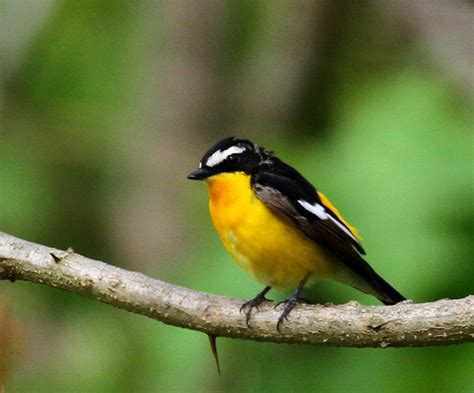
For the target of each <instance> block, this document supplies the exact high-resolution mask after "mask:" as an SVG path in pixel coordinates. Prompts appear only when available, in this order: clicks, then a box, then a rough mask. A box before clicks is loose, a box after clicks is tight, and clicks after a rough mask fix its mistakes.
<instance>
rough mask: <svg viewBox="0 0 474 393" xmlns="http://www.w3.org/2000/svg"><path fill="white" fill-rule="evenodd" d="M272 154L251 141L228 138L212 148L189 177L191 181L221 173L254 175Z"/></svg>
mask: <svg viewBox="0 0 474 393" xmlns="http://www.w3.org/2000/svg"><path fill="white" fill-rule="evenodd" d="M271 155H272V152H270V151H268V150H266V149H264V148H261V147H258V146H257V145H255V144H253V143H252V142H250V141H249V140H245V139H236V138H234V137H230V138H226V139H224V140H222V141H220V142H218V143H216V144H215V145H214V146H212V147H211V148H210V149H209V150H208V151H207V152H206V153H205V154H204V156H203V157H202V159H201V161H200V162H199V168H198V169H196V170H195V171H193V172H191V173H190V174H189V175H188V179H191V180H204V179H207V178H208V177H211V176H214V175H217V174H220V173H232V172H243V173H246V174H249V175H250V174H252V173H253V172H254V171H255V170H256V168H258V167H259V165H261V164H263V163H264V162H265V161H267V160H269V159H270V158H271Z"/></svg>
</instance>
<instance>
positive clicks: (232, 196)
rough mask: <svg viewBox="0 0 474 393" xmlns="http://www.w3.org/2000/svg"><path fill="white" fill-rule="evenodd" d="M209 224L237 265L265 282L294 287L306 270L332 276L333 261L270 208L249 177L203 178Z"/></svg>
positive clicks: (314, 275)
mask: <svg viewBox="0 0 474 393" xmlns="http://www.w3.org/2000/svg"><path fill="white" fill-rule="evenodd" d="M206 185H207V188H208V191H209V210H210V213H211V217H212V221H213V223H214V226H215V227H216V229H217V232H218V233H219V236H220V238H221V240H222V242H223V243H224V246H225V248H226V249H227V251H228V252H229V253H230V254H231V255H232V257H233V258H234V259H235V261H236V262H237V264H238V265H239V266H240V267H241V268H243V269H244V270H246V271H247V272H249V273H250V274H252V275H253V276H254V277H255V278H256V279H257V280H258V281H260V282H261V283H263V284H264V285H270V286H272V287H275V288H277V289H283V290H284V289H289V288H295V287H297V286H298V284H299V283H300V281H301V280H302V279H303V278H304V277H305V276H306V275H308V274H309V275H310V282H311V281H313V280H314V278H316V277H329V276H333V275H334V274H335V273H336V270H337V263H334V260H333V259H331V258H330V256H329V255H328V254H327V253H326V252H325V251H324V250H323V249H322V248H320V247H319V246H318V245H317V244H316V243H315V242H313V241H312V240H310V239H309V238H308V237H306V236H305V235H304V234H303V233H302V232H300V231H299V230H298V229H297V228H295V227H293V226H292V225H291V224H287V223H284V222H283V221H282V220H281V218H279V217H278V216H276V215H275V214H274V213H273V212H272V211H271V210H269V209H268V208H267V207H266V206H265V205H264V204H263V203H262V202H261V201H260V200H259V199H258V198H257V197H256V196H255V195H254V194H253V192H252V190H251V187H250V176H248V175H246V174H244V173H243V172H237V173H235V172H234V173H221V174H218V175H215V176H211V177H209V178H207V179H206Z"/></svg>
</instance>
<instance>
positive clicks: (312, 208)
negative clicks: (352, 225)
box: [298, 199, 358, 243]
mask: <svg viewBox="0 0 474 393" xmlns="http://www.w3.org/2000/svg"><path fill="white" fill-rule="evenodd" d="M298 203H299V204H300V205H301V206H303V207H304V208H305V209H306V210H307V211H309V212H310V213H313V214H314V215H315V216H316V217H318V218H319V219H320V220H327V219H330V220H331V221H332V222H333V223H334V224H336V225H337V226H338V227H339V228H341V229H342V230H343V231H344V232H345V233H346V234H348V235H349V236H350V237H351V238H352V239H354V240H355V241H356V242H357V243H358V240H357V239H356V238H355V237H354V235H353V234H352V233H351V231H349V229H347V228H346V227H345V226H344V225H343V224H341V223H340V222H339V221H338V220H336V219H335V218H334V217H333V216H331V215H330V214H329V213H327V212H326V209H325V208H324V206H321V205H320V204H319V203H317V202H315V203H314V204H313V205H312V204H311V203H309V202H307V201H305V200H304V199H299V200H298Z"/></svg>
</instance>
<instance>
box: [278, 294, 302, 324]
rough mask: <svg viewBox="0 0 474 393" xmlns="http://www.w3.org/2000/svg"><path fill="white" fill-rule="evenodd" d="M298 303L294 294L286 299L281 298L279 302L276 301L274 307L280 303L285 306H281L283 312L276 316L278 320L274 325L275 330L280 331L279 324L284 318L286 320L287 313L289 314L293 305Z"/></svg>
mask: <svg viewBox="0 0 474 393" xmlns="http://www.w3.org/2000/svg"><path fill="white" fill-rule="evenodd" d="M298 303H300V301H299V299H298V298H297V297H295V296H292V297H290V298H289V299H287V300H283V301H281V302H278V303H277V304H276V305H275V307H274V308H277V307H278V306H279V305H280V304H284V305H285V307H284V308H283V312H282V313H281V315H280V318H278V322H277V325H276V328H277V330H278V331H279V332H280V331H281V329H280V328H281V324H282V323H283V321H284V320H287V321H288V315H290V312H291V310H293V308H295V306H296V305H297V304H298Z"/></svg>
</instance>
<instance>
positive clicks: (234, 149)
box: [206, 146, 245, 167]
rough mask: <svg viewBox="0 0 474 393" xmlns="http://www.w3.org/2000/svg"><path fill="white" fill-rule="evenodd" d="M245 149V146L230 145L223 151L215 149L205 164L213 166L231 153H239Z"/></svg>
mask: <svg viewBox="0 0 474 393" xmlns="http://www.w3.org/2000/svg"><path fill="white" fill-rule="evenodd" d="M244 151H245V147H239V146H231V147H229V148H227V149H225V150H224V151H222V150H217V151H215V152H214V153H212V155H211V156H210V157H209V158H208V159H207V161H206V166H209V167H213V166H216V165H219V164H220V163H221V162H223V161H224V160H225V159H226V158H227V157H229V156H230V155H231V154H239V153H243V152H244Z"/></svg>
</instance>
